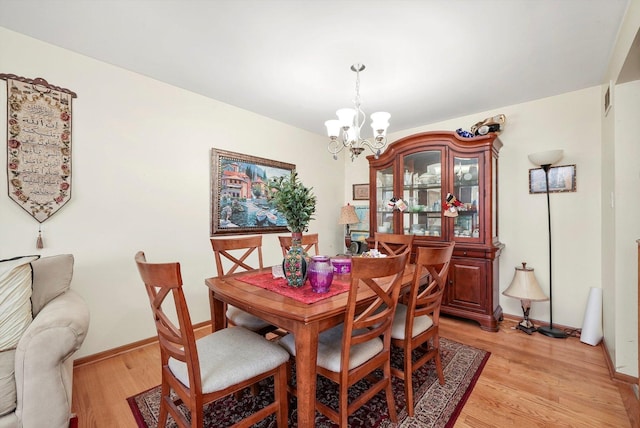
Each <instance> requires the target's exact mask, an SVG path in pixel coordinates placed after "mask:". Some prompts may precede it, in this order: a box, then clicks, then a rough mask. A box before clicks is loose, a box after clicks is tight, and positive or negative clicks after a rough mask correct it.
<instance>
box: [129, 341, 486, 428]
mask: <svg viewBox="0 0 640 428" xmlns="http://www.w3.org/2000/svg"><path fill="white" fill-rule="evenodd" d="M440 347H441V354H442V364H443V367H444V378H445V384H444V385H440V383H439V382H438V377H437V375H436V373H435V364H434V363H433V361H431V362H429V363H428V364H426V365H425V366H424V367H422V368H421V369H420V370H417V371H416V372H415V373H414V375H413V381H414V398H415V401H416V406H415V409H416V411H415V416H414V417H412V418H409V417H408V415H407V411H406V405H405V396H404V384H403V382H402V380H399V379H396V378H393V381H392V383H393V392H394V396H395V401H396V406H397V409H398V425H397V426H398V427H403V428H405V427H414V428H417V427H420V428H429V427H433V428H436V427H452V426H453V424H454V422H455V420H456V418H457V417H458V415H459V414H460V411H461V410H462V407H463V406H464V404H465V402H466V401H467V398H468V397H469V395H470V394H471V391H472V390H473V387H474V385H475V383H476V381H477V380H478V378H479V376H480V373H481V372H482V369H483V368H484V365H485V364H486V362H487V360H488V359H489V355H490V353H489V352H486V351H483V350H481V349H477V348H473V347H471V346H467V345H463V344H461V343H458V342H455V341H453V340H449V339H446V338H440ZM415 352H416V355H414V357H418V356H419V355H420V352H421V351H419V350H416V351H415ZM401 362H402V352H401V351H400V350H397V349H395V348H394V349H393V352H392V364H393V365H395V366H400V364H401ZM294 370H295V367H294ZM293 379H294V381H295V375H294V378H293ZM364 382H367V381H366V380H363V381H361V383H358V384H356V385H354V386H353V387H352V388H351V389H350V391H349V393H350V395H352V394H353V395H354V396H355V395H359V393H360V391H362V390H363V389H366V387H367V384H366V383H364ZM272 386H273V381H272V380H266V381H264V382H263V383H262V384H260V387H259V393H258V394H257V395H255V396H254V395H251V394H250V393H249V392H246V393H244V394H242V396H241V397H240V399H239V400H236V398H235V397H234V396H230V397H227V398H224V399H222V400H219V401H217V402H214V403H210V404H209V405H207V406H206V407H205V427H207V428H213V427H216V428H218V427H224V426H230V425H232V424H233V423H235V422H237V420H238V419H239V417H240V416H242V415H243V414H245V413H246V414H248V413H253V412H255V411H256V410H257V409H260V408H261V407H264V406H265V405H267V404H269V403H270V402H272V400H273V388H272ZM317 390H318V399H319V400H322V401H324V402H325V403H327V404H329V405H332V407H333V408H337V387H336V385H335V384H333V383H332V382H330V381H328V380H326V379H325V378H323V377H322V376H319V377H318V387H317ZM127 401H128V402H129V406H130V407H131V410H132V412H133V416H134V418H135V420H136V422H137V424H138V427H140V428H153V427H156V426H157V424H158V414H159V405H160V387H159V386H157V387H155V388H152V389H150V390H148V391H144V392H141V393H139V394H137V395H135V396H133V397H129V398H128V399H127ZM185 414H187V415H188V411H187V410H186V409H185ZM187 417H188V416H187ZM289 426H290V427H297V426H298V425H297V411H296V400H295V398H294V399H292V400H291V401H290V403H289ZM315 426H316V427H320V428H330V427H331V428H334V427H336V426H337V425H335V424H334V423H332V422H331V421H329V420H328V419H327V418H326V417H324V416H323V415H321V414H320V413H318V412H316V421H315ZM349 426H351V427H361V428H365V427H366V428H372V427H377V428H385V427H393V426H394V424H393V423H391V421H390V420H389V414H388V410H387V404H386V400H385V396H384V394H383V393H379V394H378V395H376V396H375V397H374V398H373V399H372V400H370V401H369V402H368V403H367V404H365V405H364V406H363V407H361V408H360V409H358V411H356V413H354V414H353V415H351V416H350V417H349ZM167 427H171V428H173V427H176V425H175V422H174V421H173V419H172V418H171V417H169V423H167ZM255 427H259V428H274V427H276V423H275V419H274V418H273V416H271V417H269V418H267V419H265V420H263V421H261V422H260V423H258V424H256V425H255Z"/></svg>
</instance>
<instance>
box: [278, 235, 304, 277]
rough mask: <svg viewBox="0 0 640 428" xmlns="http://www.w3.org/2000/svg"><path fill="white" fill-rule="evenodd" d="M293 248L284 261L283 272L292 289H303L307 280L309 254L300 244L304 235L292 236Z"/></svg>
mask: <svg viewBox="0 0 640 428" xmlns="http://www.w3.org/2000/svg"><path fill="white" fill-rule="evenodd" d="M291 238H292V240H291V248H289V251H287V255H286V256H285V257H284V260H283V261H282V270H283V271H284V276H285V278H286V279H287V283H288V284H289V285H290V286H292V287H302V286H303V285H304V282H305V281H306V280H307V264H308V263H307V257H308V256H307V253H306V252H305V251H304V249H303V248H302V246H301V245H300V243H301V242H302V233H292V234H291Z"/></svg>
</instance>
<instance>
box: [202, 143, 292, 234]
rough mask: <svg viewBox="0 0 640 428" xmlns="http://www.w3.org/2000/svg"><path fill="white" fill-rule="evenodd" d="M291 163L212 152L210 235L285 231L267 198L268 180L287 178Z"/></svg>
mask: <svg viewBox="0 0 640 428" xmlns="http://www.w3.org/2000/svg"><path fill="white" fill-rule="evenodd" d="M295 168H296V166H295V165H294V164H290V163H285V162H278V161H274V160H270V159H264V158H259V157H256V156H249V155H243V154H240V153H234V152H229V151H226V150H219V149H215V148H214V149H211V235H224V234H249V233H279V232H287V221H286V220H285V219H284V217H283V216H282V215H281V214H280V213H279V212H278V211H277V210H276V209H275V208H274V206H273V204H272V202H271V201H269V200H268V198H267V190H268V182H269V179H271V178H274V177H281V176H290V175H291V173H292V172H293V170H294V169H295Z"/></svg>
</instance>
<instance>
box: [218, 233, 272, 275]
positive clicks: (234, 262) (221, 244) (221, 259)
mask: <svg viewBox="0 0 640 428" xmlns="http://www.w3.org/2000/svg"><path fill="white" fill-rule="evenodd" d="M211 247H212V248H213V253H214V255H215V258H216V268H217V271H218V276H226V275H231V274H233V273H235V272H236V271H237V270H238V269H241V270H245V271H248V270H253V269H262V268H263V267H264V266H263V264H262V235H257V236H249V237H242V238H233V239H229V238H226V239H219V238H211ZM254 251H255V252H256V253H257V255H258V265H257V266H255V265H254V266H252V265H250V264H249V263H248V262H247V261H246V260H247V258H249V256H250V255H252V254H253V253H254ZM228 262H231V267H230V268H229V269H227V270H226V271H225V269H224V264H225V263H227V264H228Z"/></svg>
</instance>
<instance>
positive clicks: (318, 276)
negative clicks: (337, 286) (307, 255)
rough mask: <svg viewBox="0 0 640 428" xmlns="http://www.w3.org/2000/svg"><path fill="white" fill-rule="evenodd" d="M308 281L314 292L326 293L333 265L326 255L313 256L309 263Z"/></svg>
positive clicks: (331, 278)
mask: <svg viewBox="0 0 640 428" xmlns="http://www.w3.org/2000/svg"><path fill="white" fill-rule="evenodd" d="M308 272H309V282H310V283H311V291H313V292H314V293H326V292H327V291H329V287H330V286H331V281H333V265H332V264H331V260H330V259H329V257H328V256H313V257H311V262H310V263H309V269H308Z"/></svg>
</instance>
